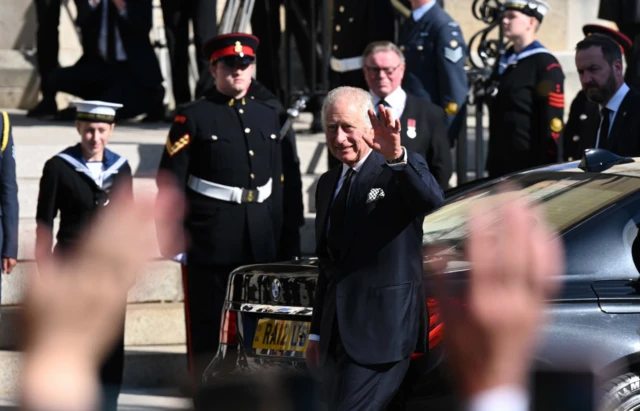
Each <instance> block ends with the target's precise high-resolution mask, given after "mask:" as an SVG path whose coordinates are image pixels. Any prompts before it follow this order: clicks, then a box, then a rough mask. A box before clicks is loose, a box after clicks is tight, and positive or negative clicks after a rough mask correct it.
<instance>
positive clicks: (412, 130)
mask: <svg viewBox="0 0 640 411" xmlns="http://www.w3.org/2000/svg"><path fill="white" fill-rule="evenodd" d="M417 135H418V133H416V119H415V118H410V119H408V120H407V137H409V138H416V136H417Z"/></svg>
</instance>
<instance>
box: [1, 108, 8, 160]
mask: <svg viewBox="0 0 640 411" xmlns="http://www.w3.org/2000/svg"><path fill="white" fill-rule="evenodd" d="M10 129H11V123H10V122H9V114H7V112H6V111H3V112H2V144H1V145H0V150H1V151H4V150H5V148H7V144H9V131H10Z"/></svg>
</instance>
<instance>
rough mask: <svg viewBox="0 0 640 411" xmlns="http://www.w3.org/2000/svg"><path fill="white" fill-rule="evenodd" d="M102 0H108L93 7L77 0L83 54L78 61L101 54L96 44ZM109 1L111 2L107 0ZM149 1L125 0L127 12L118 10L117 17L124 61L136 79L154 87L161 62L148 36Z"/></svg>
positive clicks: (159, 73) (86, 2)
mask: <svg viewBox="0 0 640 411" xmlns="http://www.w3.org/2000/svg"><path fill="white" fill-rule="evenodd" d="M102 1H107V0H101V2H100V3H99V4H98V5H97V6H96V7H91V6H90V5H89V1H88V0H81V1H77V2H76V4H77V5H78V17H77V19H76V24H77V25H78V26H79V27H80V29H81V30H82V50H83V54H82V57H81V59H80V61H79V62H81V61H82V60H83V59H89V60H92V59H96V58H102V57H101V56H100V51H99V47H98V41H99V38H100V28H101V26H102V13H103V11H102V8H103V6H102ZM109 2H110V3H111V1H110V0H109ZM151 3H152V2H151V0H128V1H127V7H126V13H125V14H124V15H120V14H118V16H117V17H116V24H117V27H118V32H119V33H120V38H121V40H122V46H123V47H124V51H125V53H126V54H127V62H128V63H130V67H131V71H132V72H133V76H134V77H135V79H136V81H137V82H138V83H139V84H141V85H143V86H146V87H156V86H158V85H160V84H161V83H162V72H161V71H160V65H159V64H158V59H157V57H156V54H155V52H154V51H153V47H152V46H151V41H150V40H149V31H150V30H151V27H152V25H153V17H152V13H153V9H152V4H151ZM110 7H113V6H111V5H110ZM112 9H113V8H112Z"/></svg>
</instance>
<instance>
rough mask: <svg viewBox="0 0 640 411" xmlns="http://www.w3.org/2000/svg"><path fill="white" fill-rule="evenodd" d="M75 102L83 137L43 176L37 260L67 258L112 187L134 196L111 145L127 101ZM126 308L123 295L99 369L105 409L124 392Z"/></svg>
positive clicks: (125, 164) (56, 158) (54, 159)
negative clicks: (116, 333) (112, 340)
mask: <svg viewBox="0 0 640 411" xmlns="http://www.w3.org/2000/svg"><path fill="white" fill-rule="evenodd" d="M73 104H75V105H76V107H77V114H76V129H77V130H78V133H79V134H80V142H79V143H78V144H76V145H75V146H71V147H68V148H67V149H65V150H64V151H62V152H60V153H58V154H56V155H55V156H54V157H52V158H51V159H49V160H48V161H47V162H46V163H45V165H44V170H43V172H42V177H41V179H40V193H39V195H38V208H37V212H36V223H37V228H36V261H37V262H38V263H39V264H40V263H43V262H44V261H46V260H47V259H50V258H51V257H52V256H55V257H56V258H64V256H65V254H66V253H67V252H69V251H71V250H72V249H73V248H74V245H75V243H76V241H78V240H79V235H80V234H81V232H82V231H83V229H85V228H86V226H87V224H88V223H90V222H91V221H92V219H93V217H94V216H95V215H96V214H97V213H99V212H100V210H101V209H102V208H103V207H108V206H109V196H110V193H112V192H113V190H115V189H117V190H118V191H124V193H123V194H124V195H125V196H126V197H129V198H131V197H132V196H133V186H132V177H131V168H130V167H129V163H128V162H127V160H126V159H125V158H124V157H120V156H119V155H118V154H116V153H114V152H112V151H110V150H108V149H107V148H106V145H107V143H108V142H109V137H110V136H111V133H112V132H113V129H114V126H115V124H114V122H115V114H116V109H117V108H120V107H122V105H121V104H113V103H105V102H101V101H74V102H73ZM58 212H59V213H60V228H59V229H58V232H57V235H56V239H57V244H56V245H55V248H53V250H52V244H53V239H52V234H51V233H52V231H53V221H54V219H55V217H56V215H57V214H58ZM52 251H53V253H52ZM70 297H71V298H72V297H73V296H70ZM125 311H126V301H123V302H122V326H121V329H122V337H121V338H119V339H118V343H117V344H116V346H115V347H113V350H112V352H111V353H110V354H109V355H108V357H107V360H106V361H105V363H104V364H103V366H102V368H101V371H100V381H101V383H102V387H103V388H102V389H103V391H102V392H103V404H104V407H103V409H104V410H116V408H117V401H118V395H119V394H120V385H121V384H122V370H123V366H124V320H125Z"/></svg>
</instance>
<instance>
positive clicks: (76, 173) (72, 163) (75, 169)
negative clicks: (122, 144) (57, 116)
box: [36, 144, 133, 251]
mask: <svg viewBox="0 0 640 411" xmlns="http://www.w3.org/2000/svg"><path fill="white" fill-rule="evenodd" d="M103 163H104V171H103V174H102V179H103V181H102V185H98V184H97V183H96V182H95V181H94V180H93V178H92V177H91V171H90V170H89V168H88V167H87V163H86V161H85V160H84V158H83V157H82V151H81V148H80V144H77V145H75V146H73V147H69V148H67V149H66V150H64V151H62V152H61V153H59V154H57V155H56V156H54V157H53V158H51V159H49V160H48V161H47V162H46V163H45V165H44V170H43V171H42V177H41V178H40V192H39V194H38V208H37V212H36V222H37V224H38V226H42V227H45V228H48V229H49V230H53V220H54V219H55V217H56V215H57V214H58V211H59V212H60V229H59V230H58V234H57V236H56V238H57V240H58V243H57V245H56V249H58V248H61V249H62V251H65V250H67V249H69V248H70V247H71V246H73V245H74V243H75V241H76V240H77V238H78V235H79V234H81V232H82V230H83V229H84V228H85V227H86V225H87V224H88V223H89V222H90V221H91V219H92V217H93V216H94V215H95V214H96V212H98V211H99V210H100V209H101V208H102V207H107V206H108V205H109V202H110V201H109V194H110V193H111V191H112V190H113V189H114V188H115V187H118V189H119V190H120V189H122V190H125V192H126V193H127V194H128V195H129V196H133V180H132V177H131V167H129V163H128V162H127V160H126V159H125V158H124V157H120V156H119V155H117V154H115V153H114V152H112V151H110V150H107V149H105V150H104V159H103ZM37 241H38V242H39V244H43V243H42V241H46V242H47V243H44V244H49V247H48V248H47V249H50V248H51V247H50V244H51V238H42V237H38V239H37Z"/></svg>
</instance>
